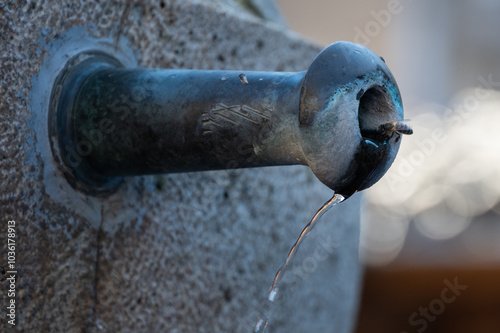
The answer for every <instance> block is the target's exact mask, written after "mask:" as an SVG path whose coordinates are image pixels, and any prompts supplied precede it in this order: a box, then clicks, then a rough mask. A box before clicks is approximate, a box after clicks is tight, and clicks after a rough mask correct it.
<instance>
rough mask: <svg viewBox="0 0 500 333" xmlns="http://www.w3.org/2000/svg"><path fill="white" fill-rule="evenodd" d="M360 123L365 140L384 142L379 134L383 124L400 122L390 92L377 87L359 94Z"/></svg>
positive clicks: (361, 91)
mask: <svg viewBox="0 0 500 333" xmlns="http://www.w3.org/2000/svg"><path fill="white" fill-rule="evenodd" d="M358 97H359V107H358V122H359V130H360V132H361V136H362V137H363V138H368V139H372V140H376V141H380V140H383V138H382V137H381V136H380V134H379V133H378V128H379V126H380V125H381V124H384V123H386V122H388V121H396V120H398V115H397V108H396V107H395V106H394V104H393V103H392V99H391V96H390V94H389V92H388V90H387V89H386V88H384V87H382V86H379V85H375V86H373V87H371V88H369V89H368V90H366V91H363V90H360V92H359V93H358Z"/></svg>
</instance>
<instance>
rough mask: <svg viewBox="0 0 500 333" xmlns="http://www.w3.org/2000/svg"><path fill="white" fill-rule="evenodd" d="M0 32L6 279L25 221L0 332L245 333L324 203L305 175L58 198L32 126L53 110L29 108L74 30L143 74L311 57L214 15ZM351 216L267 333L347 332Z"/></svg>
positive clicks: (25, 17) (307, 255)
mask: <svg viewBox="0 0 500 333" xmlns="http://www.w3.org/2000/svg"><path fill="white" fill-rule="evenodd" d="M0 22H1V28H0V29H1V30H0V33H1V35H0V40H1V42H0V57H1V58H0V59H1V60H0V61H1V66H0V86H1V91H2V93H1V97H0V128H1V135H0V139H1V146H0V170H1V174H0V177H1V188H2V189H1V192H0V217H1V221H2V223H1V225H2V229H1V230H0V244H1V257H0V265H1V266H3V267H5V266H6V258H7V249H6V246H5V242H6V231H5V229H6V223H7V221H8V220H16V222H17V238H16V241H17V247H16V265H17V266H16V267H17V270H18V276H17V281H16V291H17V295H16V298H15V299H16V315H17V316H16V326H15V327H11V326H10V325H8V324H7V322H6V319H7V317H6V304H7V301H8V297H7V296H6V293H5V290H6V288H7V281H6V280H5V275H3V276H2V277H1V286H2V287H1V288H2V293H1V298H0V302H1V307H0V331H2V332H3V331H6V329H14V330H18V331H21V332H246V331H250V330H251V326H252V325H253V323H254V322H255V321H256V319H257V315H256V313H257V312H258V311H261V310H262V309H263V304H265V302H263V300H264V298H265V294H266V292H267V288H268V287H269V285H270V283H271V282H272V279H273V277H274V274H275V272H276V270H277V268H278V267H279V266H280V265H281V264H282V262H283V260H284V258H285V256H286V254H287V252H288V249H289V248H290V246H291V245H292V244H293V242H294V241H295V239H296V237H297V235H298V233H299V232H300V230H301V229H302V227H303V225H304V224H305V223H306V222H307V220H308V219H309V218H310V217H311V216H312V215H313V214H314V212H315V211H316V209H318V208H319V206H320V205H321V204H322V203H323V202H324V201H326V200H327V199H328V198H329V197H330V196H331V192H330V191H329V190H328V189H327V188H326V187H325V186H323V185H322V184H321V183H320V182H319V181H318V180H316V179H315V177H314V176H313V175H312V173H310V171H309V170H308V169H307V168H305V167H275V168H262V169H249V170H237V171H218V172H205V173H192V174H176V175H165V176H149V177H135V178H129V179H127V181H126V183H125V184H124V186H122V187H121V188H120V189H119V190H118V192H116V193H115V194H113V195H111V196H108V197H103V198H89V197H85V196H83V195H82V194H80V193H71V191H73V190H72V189H71V188H69V187H67V186H62V185H61V187H59V192H60V193H59V196H57V195H53V194H49V192H50V191H48V190H47V189H48V188H50V187H54V183H53V182H54V179H53V178H47V177H46V175H47V174H49V173H50V174H52V175H56V176H57V175H58V173H57V172H58V171H57V170H56V169H55V168H54V166H53V164H52V163H51V162H49V161H47V160H46V158H47V156H48V154H46V152H41V151H40V149H41V148H40V147H42V148H43V147H44V146H43V145H41V144H40V143H41V142H44V140H47V139H46V138H45V137H43V131H40V129H39V128H37V124H36V122H37V121H35V120H37V119H44V117H46V114H43V113H44V112H47V110H46V109H44V107H43V105H44V104H43V103H41V104H40V103H38V102H37V103H36V105H34V103H33V101H34V100H37V96H34V95H33V94H32V91H31V90H32V83H33V82H38V84H40V82H39V81H37V78H38V74H39V72H40V71H41V69H42V67H43V63H44V62H46V61H47V59H49V58H50V57H51V51H52V50H53V49H54V48H56V47H57V43H55V41H58V40H59V39H58V38H60V37H61V36H64V34H65V32H66V31H68V30H69V29H71V28H74V27H80V29H82V30H83V31H86V33H87V34H88V35H89V36H91V37H92V38H95V39H99V38H112V39H115V40H116V41H117V43H118V40H119V39H121V38H123V39H125V40H128V41H129V42H130V45H129V46H130V47H131V48H132V49H134V50H135V51H136V53H135V54H136V55H137V63H138V65H139V66H141V67H163V68H169V67H170V68H203V69H246V70H269V71H275V70H290V71H297V70H305V69H307V67H308V65H309V64H310V63H311V61H312V60H313V58H314V56H315V55H316V54H317V52H318V49H317V48H315V47H314V46H311V45H309V44H307V43H305V42H304V41H302V40H301V39H299V38H298V37H296V36H294V35H292V34H290V33H288V32H286V31H282V30H280V29H281V28H280V27H279V26H277V25H274V24H270V23H266V22H265V21H262V20H259V19H256V18H254V17H252V16H251V15H250V14H247V13H244V12H242V11H236V10H234V9H233V8H230V7H227V6H223V5H217V4H214V2H213V1H206V2H205V1H180V0H179V1H174V0H171V1H168V0H163V1H153V0H151V1H147V0H144V1H135V2H127V4H125V1H98V0H87V1H84V0H82V1H71V2H69V1H68V2H66V1H42V0H40V1H29V2H26V1H19V2H16V1H4V2H0ZM53 79H54V78H53V77H52V78H47V85H50V82H51V80H53ZM38 97H40V96H38ZM45 97H46V96H41V97H40V98H42V99H43V98H45ZM34 113H41V114H34ZM49 155H50V154H49ZM47 170H48V171H49V172H47ZM59 177H62V176H61V175H59ZM61 179H62V178H61ZM61 197H67V198H73V197H78V198H80V199H81V200H82V202H86V203H85V205H86V204H88V205H89V207H92V209H86V208H85V207H86V206H85V205H83V206H82V207H83V208H81V207H80V208H81V209H76V208H75V206H74V205H71V204H69V203H67V202H64V201H61V200H62V199H61ZM82 198H83V199H82ZM80 199H79V200H80ZM358 210H359V198H357V197H354V198H351V199H349V200H348V201H347V202H346V203H343V204H341V205H340V206H338V207H336V208H334V209H333V210H332V211H331V212H330V213H329V214H328V215H327V216H326V219H325V221H323V223H321V224H320V225H319V226H318V227H317V228H316V229H315V230H314V231H313V232H312V233H311V235H310V237H309V239H308V240H307V242H306V243H305V244H304V245H303V246H302V247H301V251H300V254H299V255H298V256H297V258H296V259H297V260H296V267H295V268H294V269H292V270H291V273H290V276H289V278H288V282H289V283H287V284H286V285H285V288H284V289H283V290H282V294H281V295H282V296H281V298H280V299H279V302H278V303H279V304H278V306H277V308H276V310H275V312H274V314H273V316H272V318H271V324H270V327H269V328H270V332H306V331H309V332H332V331H334V332H349V331H351V329H352V327H353V322H354V316H355V312H356V307H357V298H358V287H359V280H360V268H359V266H358V264H357V246H358V233H359V214H358ZM0 273H1V272H0Z"/></svg>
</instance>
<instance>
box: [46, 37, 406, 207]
mask: <svg viewBox="0 0 500 333" xmlns="http://www.w3.org/2000/svg"><path fill="white" fill-rule="evenodd" d="M51 106H52V111H51V112H52V113H51V119H50V124H51V129H50V135H51V142H52V149H53V152H54V156H55V157H56V158H57V159H59V161H60V165H61V168H62V170H63V172H64V173H65V175H66V176H67V178H68V180H69V181H70V182H71V183H72V184H73V185H74V186H75V187H77V188H80V189H82V190H84V191H86V192H88V193H93V194H99V193H106V192H109V191H112V190H113V189H115V188H116V186H117V184H119V182H120V180H121V177H123V176H133V175H145V174H158V173H172V172H191V171H203V170H218V169H233V168H246V167H261V166H273V165H292V164H303V165H308V166H309V167H310V168H311V169H312V171H313V172H314V174H315V175H316V176H317V177H318V179H319V180H320V181H322V182H323V183H324V184H325V185H327V186H328V187H330V188H331V189H333V190H334V191H336V192H337V193H340V194H342V195H344V196H345V197H348V196H350V195H352V194H353V193H354V192H356V191H359V190H363V189H365V188H367V187H369V186H371V185H373V184H374V183H375V182H376V181H377V180H378V179H380V177H382V176H383V174H385V172H386V171H387V169H388V168H389V166H390V165H391V164H392V162H393V160H394V158H395V156H396V153H397V150H398V147H399V142H396V140H394V139H390V140H388V139H387V138H386V137H384V136H383V135H381V134H380V133H379V132H378V131H377V130H378V128H379V126H380V125H381V124H384V123H387V122H390V121H396V120H400V119H403V109H402V103H401V98H400V93H399V90H398V87H397V84H396V82H395V80H394V78H393V76H392V74H391V73H390V71H389V69H388V68H387V66H386V65H385V63H384V61H383V60H382V59H381V58H380V57H378V56H377V55H376V54H374V53H373V52H372V51H370V50H369V49H367V48H365V47H363V46H360V45H357V44H353V43H348V42H337V43H334V44H332V45H330V46H328V47H327V48H325V49H324V50H323V51H321V52H320V54H319V55H318V56H317V57H316V59H315V60H314V62H313V63H312V65H311V67H310V68H309V70H308V71H307V72H297V73H289V72H252V71H208V70H177V69H160V70H156V69H130V68H123V67H121V65H120V64H119V63H118V62H117V61H116V60H114V59H113V58H112V57H110V56H108V55H105V54H101V53H86V54H82V55H80V56H78V57H76V58H74V59H72V60H71V61H70V63H68V65H67V66H66V69H65V70H64V71H63V72H62V73H61V75H60V76H59V79H58V82H57V83H56V86H55V87H54V89H53V93H52V102H51Z"/></svg>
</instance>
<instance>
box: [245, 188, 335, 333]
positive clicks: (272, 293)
mask: <svg viewBox="0 0 500 333" xmlns="http://www.w3.org/2000/svg"><path fill="white" fill-rule="evenodd" d="M344 199H345V198H344V197H343V196H342V195H340V194H334V195H333V197H332V198H331V199H330V200H328V201H327V202H325V204H324V205H323V206H322V207H321V208H320V209H319V210H318V211H317V212H316V214H314V216H313V217H312V219H311V221H309V223H308V224H307V225H306V226H305V227H304V229H302V232H301V233H300V235H299V237H298V238H297V240H296V241H295V244H293V246H292V247H291V248H290V251H289V252H288V256H287V258H286V260H285V263H284V264H283V266H281V268H280V269H279V270H278V272H277V273H276V276H275V277H274V281H273V284H272V285H271V287H270V288H269V292H268V294H267V300H268V301H269V302H270V306H269V307H268V308H267V309H266V311H265V312H264V313H263V314H262V315H261V316H260V317H259V320H258V321H257V324H256V325H255V328H254V333H264V332H265V331H266V328H267V325H268V323H269V318H270V317H271V314H272V312H273V310H274V306H275V300H276V297H277V296H278V293H279V285H280V282H281V280H282V279H283V276H284V274H285V272H286V269H287V268H288V266H289V265H290V262H291V261H292V260H293V258H294V256H295V254H296V253H297V251H298V249H299V246H300V244H302V242H303V241H304V239H305V238H306V237H307V236H308V235H309V233H310V232H311V230H312V229H313V228H314V226H315V225H316V224H317V222H318V221H319V220H320V218H321V216H323V214H325V213H326V212H327V211H328V210H329V209H330V208H332V207H333V206H335V205H337V204H339V203H341V202H342V201H344Z"/></svg>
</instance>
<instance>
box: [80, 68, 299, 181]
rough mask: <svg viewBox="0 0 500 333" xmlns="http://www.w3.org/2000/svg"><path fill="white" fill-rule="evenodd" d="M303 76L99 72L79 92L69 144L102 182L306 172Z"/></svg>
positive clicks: (281, 74) (143, 71)
mask: <svg viewBox="0 0 500 333" xmlns="http://www.w3.org/2000/svg"><path fill="white" fill-rule="evenodd" d="M304 75H305V72H303V73H268V72H241V71H198V70H197V71H192V70H141V69H123V68H105V69H102V70H98V71H96V72H94V73H93V74H91V75H90V76H89V77H88V78H87V79H86V80H85V83H84V84H83V85H82V87H81V89H80V92H79V94H78V97H77V99H76V100H75V103H74V108H73V110H72V116H73V123H74V124H75V127H74V132H73V138H72V140H73V143H74V144H76V146H77V149H78V150H79V152H80V153H81V152H83V153H84V154H85V155H86V160H87V162H88V163H89V164H90V165H91V166H92V167H93V168H94V170H95V171H96V172H98V173H100V174H102V175H105V176H130V175H142V174H153V173H170V172H188V171H201V170H216V169H230V168H243V167H258V166H269V165H287V164H299V163H303V164H305V161H304V157H303V156H302V153H301V150H300V149H299V148H298V147H297V144H296V143H297V139H296V135H297V133H296V131H295V130H294V129H298V119H297V117H296V116H297V113H296V111H297V108H296V107H294V106H297V105H298V104H299V93H300V85H301V81H302V80H303V78H304ZM294 111H295V112H294ZM293 123H295V124H293ZM257 151H258V154H257Z"/></svg>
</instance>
